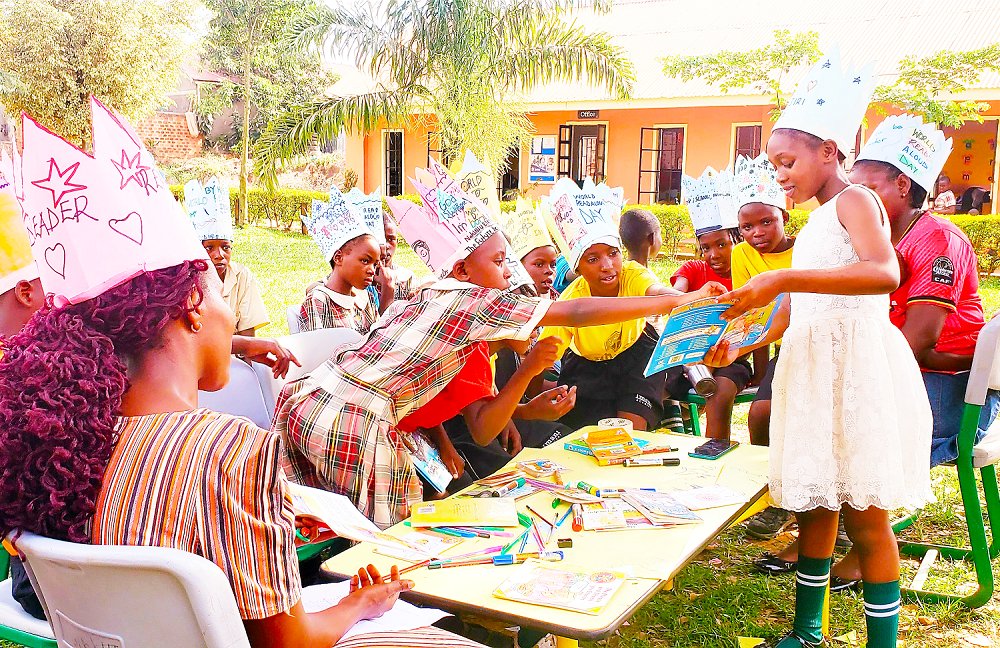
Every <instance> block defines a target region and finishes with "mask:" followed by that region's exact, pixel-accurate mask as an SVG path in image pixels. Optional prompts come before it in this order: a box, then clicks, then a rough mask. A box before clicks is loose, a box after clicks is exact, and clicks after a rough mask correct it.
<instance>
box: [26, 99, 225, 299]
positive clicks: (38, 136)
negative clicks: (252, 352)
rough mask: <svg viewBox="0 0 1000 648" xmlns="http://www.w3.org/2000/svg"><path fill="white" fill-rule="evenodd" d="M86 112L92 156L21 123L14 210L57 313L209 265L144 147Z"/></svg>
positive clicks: (126, 130) (119, 126)
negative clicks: (155, 276)
mask: <svg viewBox="0 0 1000 648" xmlns="http://www.w3.org/2000/svg"><path fill="white" fill-rule="evenodd" d="M90 111H91V126H92V129H93V142H94V153H93V155H90V154H88V153H86V152H84V151H82V150H80V149H79V148H77V147H76V146H74V145H72V144H70V143H69V142H67V141H66V140H64V139H63V138H62V137H59V136H58V135H55V134H53V133H51V132H50V131H48V130H47V129H46V128H45V127H43V126H42V125H40V124H39V123H38V122H36V121H35V120H34V119H33V118H32V117H30V116H29V115H27V114H23V115H22V116H21V128H22V137H23V142H24V153H23V154H22V156H21V165H20V170H21V174H20V178H18V177H16V176H17V174H16V173H15V179H16V180H17V185H16V189H17V194H18V200H20V202H21V207H22V209H23V210H24V225H25V228H26V229H27V231H28V238H29V240H30V243H31V250H32V254H33V255H34V257H35V261H36V262H37V264H38V270H39V274H40V275H41V279H42V285H43V286H45V290H46V291H47V292H49V293H53V294H54V295H55V299H56V303H57V304H66V303H71V304H77V303H80V302H83V301H86V300H88V299H91V298H93V297H96V296H97V295H100V294H101V293H103V292H105V291H106V290H109V289H110V288H113V287H115V286H118V285H120V284H122V283H124V282H126V281H128V280H129V279H131V278H133V277H135V276H136V275H138V274H140V273H142V272H144V271H152V270H160V269H162V268H168V267H170V266H174V265H178V264H180V263H183V262H184V261H191V260H195V259H207V256H206V254H205V250H204V249H203V248H202V246H201V244H200V243H199V242H198V239H197V237H196V236H195V234H194V230H193V229H192V226H191V222H190V220H189V218H188V216H187V214H185V213H184V210H183V209H182V208H181V206H180V204H179V203H178V202H177V201H176V200H174V197H173V196H172V195H171V193H170V189H169V188H168V187H167V184H166V182H165V180H164V179H163V176H162V174H161V173H160V171H159V170H158V169H157V168H156V164H155V162H154V161H153V156H152V155H150V153H149V151H147V150H146V147H145V146H143V144H142V139H141V138H140V137H139V136H138V135H136V134H135V132H134V131H133V130H132V129H131V128H130V127H129V126H128V125H127V123H126V122H125V121H124V120H123V119H122V118H121V117H119V116H118V115H116V114H114V113H113V112H111V111H110V110H109V109H108V108H106V107H105V106H104V105H103V104H102V103H101V102H100V101H98V100H97V99H95V98H93V97H91V99H90Z"/></svg>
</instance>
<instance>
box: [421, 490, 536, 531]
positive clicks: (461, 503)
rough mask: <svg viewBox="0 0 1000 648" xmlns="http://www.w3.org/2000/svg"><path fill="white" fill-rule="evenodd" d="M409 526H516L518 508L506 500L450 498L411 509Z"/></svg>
mask: <svg viewBox="0 0 1000 648" xmlns="http://www.w3.org/2000/svg"><path fill="white" fill-rule="evenodd" d="M410 525H411V526H413V527H414V528H418V527H438V526H457V527H479V526H497V527H516V526H520V522H519V521H518V519H517V507H516V506H515V505H514V500H513V499H510V498H507V497H489V498H483V497H449V498H448V499H443V500H437V501H433V502H420V503H419V504H416V505H414V506H413V510H412V512H411V513H410Z"/></svg>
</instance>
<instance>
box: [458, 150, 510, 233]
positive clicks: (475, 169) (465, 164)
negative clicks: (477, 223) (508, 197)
mask: <svg viewBox="0 0 1000 648" xmlns="http://www.w3.org/2000/svg"><path fill="white" fill-rule="evenodd" d="M455 179H456V180H458V182H459V184H460V185H461V187H462V190H463V191H464V192H466V193H467V194H469V195H471V196H475V197H476V198H478V199H479V200H480V202H482V203H483V205H485V206H486V209H487V210H488V211H489V212H490V214H492V215H493V216H494V218H496V217H498V216H499V215H500V196H499V194H498V193H497V181H496V178H495V177H494V176H493V172H492V171H491V170H490V168H489V167H488V166H486V165H485V164H483V163H482V162H480V161H479V160H478V159H476V156H475V155H473V154H472V151H466V152H465V158H464V159H463V160H462V167H461V168H460V169H459V170H458V172H457V173H456V174H455Z"/></svg>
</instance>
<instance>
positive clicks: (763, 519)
mask: <svg viewBox="0 0 1000 648" xmlns="http://www.w3.org/2000/svg"><path fill="white" fill-rule="evenodd" d="M794 521H795V516H794V515H792V514H791V513H789V512H788V511H786V510H785V509H780V508H776V507H774V506H768V507H767V508H766V509H764V510H763V511H761V512H760V513H758V514H757V515H755V516H753V517H752V518H750V521H749V522H747V534H748V535H750V536H752V537H754V538H757V539H758V540H773V539H774V538H776V537H777V536H778V534H779V533H781V532H782V531H784V530H785V529H787V528H788V527H789V525H791V524H792V522H794Z"/></svg>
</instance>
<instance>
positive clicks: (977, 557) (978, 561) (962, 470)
mask: <svg viewBox="0 0 1000 648" xmlns="http://www.w3.org/2000/svg"><path fill="white" fill-rule="evenodd" d="M998 345H1000V318H994V319H993V320H991V321H990V322H988V323H987V324H986V326H985V327H984V328H983V330H982V331H981V332H980V334H979V341H978V342H977V343H976V352H975V355H974V356H973V360H972V371H971V372H970V374H969V386H968V388H967V389H966V390H965V409H964V411H963V412H962V423H961V428H960V430H959V433H958V458H957V459H956V460H955V462H954V465H955V469H956V470H957V471H958V484H959V492H960V493H961V495H962V506H963V509H964V511H965V521H966V525H967V527H968V533H969V546H968V547H951V546H944V545H934V544H927V543H919V542H904V543H901V544H900V547H899V551H900V553H901V554H904V555H908V556H917V557H923V556H925V554H926V553H927V552H928V551H930V550H931V549H934V550H936V551H937V552H938V554H939V555H941V556H944V557H945V558H949V559H952V560H967V561H972V564H973V566H974V568H975V571H976V582H977V584H978V588H977V589H976V591H975V592H973V593H972V594H969V595H968V596H961V595H958V594H949V593H942V592H931V591H927V590H924V589H920V588H919V587H918V588H910V589H904V590H903V592H904V594H905V595H906V597H907V598H909V599H911V600H912V599H915V600H919V601H927V602H931V603H939V602H957V603H961V604H963V605H966V606H968V607H970V608H977V607H980V606H982V605H985V604H986V603H987V602H988V601H989V600H990V598H991V597H992V596H993V591H994V575H993V559H994V558H996V557H997V554H998V553H1000V544H998V542H997V531H998V523H1000V491H998V487H997V475H996V469H995V464H996V463H997V462H1000V422H998V424H997V425H994V426H992V427H991V428H990V430H989V431H988V432H987V434H986V435H985V436H984V437H983V439H982V440H981V441H980V442H979V444H978V445H974V444H975V440H976V432H977V430H978V426H979V413H980V410H982V408H983V404H984V403H985V402H986V392H987V390H988V389H990V388H993V389H996V388H997V387H998V386H1000V362H997V352H998ZM977 470H978V471H979V476H980V479H981V480H982V487H983V495H984V497H985V500H986V517H985V519H984V517H983V509H982V505H981V503H980V499H979V484H978V482H977V479H976V471H977ZM915 517H916V514H915V515H913V516H910V517H909V518H906V519H905V520H904V521H902V522H901V523H899V524H896V525H894V529H896V530H899V529H902V528H905V527H906V526H909V524H912V522H913V520H914V519H915ZM986 520H989V526H990V533H989V539H987V535H986ZM925 562H928V561H925ZM921 567H922V568H921V570H919V571H918V574H919V573H920V572H923V573H924V574H926V572H927V570H929V569H930V566H929V564H928V565H921Z"/></svg>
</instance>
